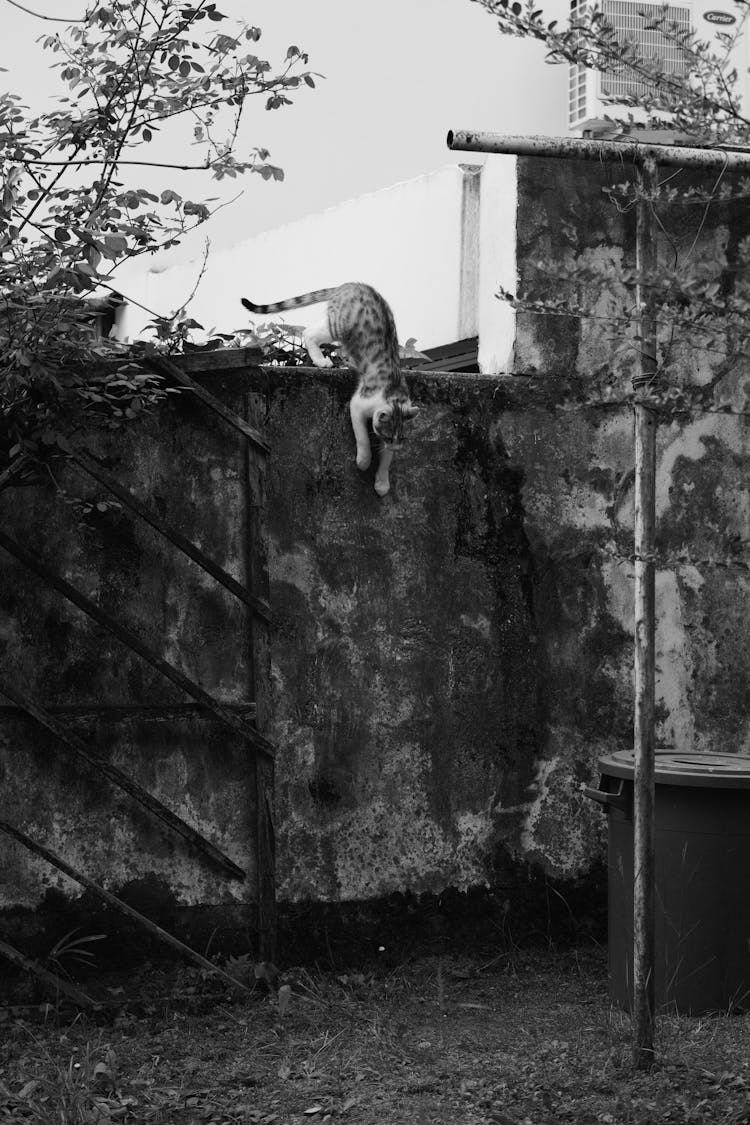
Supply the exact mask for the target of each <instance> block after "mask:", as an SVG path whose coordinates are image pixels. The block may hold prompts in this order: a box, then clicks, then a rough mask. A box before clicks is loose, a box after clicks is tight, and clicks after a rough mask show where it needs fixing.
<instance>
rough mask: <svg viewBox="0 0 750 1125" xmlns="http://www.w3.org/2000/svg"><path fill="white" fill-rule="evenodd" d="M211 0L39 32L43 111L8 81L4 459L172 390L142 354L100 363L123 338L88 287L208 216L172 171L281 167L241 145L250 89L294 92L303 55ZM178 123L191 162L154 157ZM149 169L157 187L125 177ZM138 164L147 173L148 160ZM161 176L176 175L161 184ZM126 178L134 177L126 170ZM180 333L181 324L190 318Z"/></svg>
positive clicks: (101, 12) (148, 5)
mask: <svg viewBox="0 0 750 1125" xmlns="http://www.w3.org/2000/svg"><path fill="white" fill-rule="evenodd" d="M225 18H226V17H225V16H224V15H223V13H222V12H220V11H219V10H218V9H217V6H216V4H213V3H207V2H206V0H199V2H195V3H192V4H191V3H175V2H174V0H113V2H112V3H101V4H99V3H94V4H91V5H90V6H89V10H88V12H87V14H86V16H85V17H84V18H83V19H82V20H80V21H78V22H77V23H75V24H73V25H71V26H70V27H68V28H66V29H65V30H64V31H63V32H61V33H59V34H55V35H45V36H43V37H42V38H41V40H40V43H41V47H42V49H43V50H44V51H47V52H50V53H51V55H52V56H54V57H55V62H54V66H55V67H56V68H57V69H58V70H59V77H60V79H61V82H62V84H63V89H64V91H65V92H64V93H63V94H62V95H61V96H60V97H59V98H58V99H57V101H56V104H55V105H54V106H53V107H52V108H50V109H48V110H46V111H45V112H43V113H41V114H35V113H33V112H32V111H31V110H29V109H28V108H27V107H25V106H24V105H22V104H21V102H20V99H19V97H18V96H17V95H15V94H13V93H4V94H0V122H1V124H0V168H2V172H1V173H0V406H1V408H2V412H3V417H4V420H5V426H4V433H3V435H2V439H3V440H2V442H0V445H2V446H3V450H2V451H3V452H4V454H5V456H6V457H8V456H10V457H12V456H14V455H15V454H17V453H18V452H19V451H20V450H24V451H26V452H31V453H32V454H34V455H37V456H41V455H42V454H43V453H44V451H45V449H49V448H51V447H56V448H57V449H58V450H60V451H62V452H65V450H66V446H67V444H68V443H69V442H70V441H71V440H75V432H76V430H77V429H79V428H81V427H82V426H86V428H89V427H90V426H91V424H92V423H101V424H103V425H105V426H110V427H111V426H119V425H122V424H124V423H126V422H128V421H131V420H133V419H135V418H137V417H138V416H139V415H140V414H141V413H142V412H143V411H145V410H149V409H151V408H153V407H154V405H155V404H157V403H158V402H159V401H161V399H162V398H163V397H164V394H165V389H164V387H163V385H162V383H161V381H160V380H159V379H158V378H156V377H155V376H154V375H153V374H150V373H149V372H148V371H147V370H145V369H143V368H142V367H140V366H139V365H138V364H137V363H134V362H132V361H131V360H129V359H123V362H121V363H117V362H115V363H112V362H110V363H108V364H107V363H104V360H106V359H107V358H108V357H109V358H112V357H113V358H115V359H116V358H117V356H118V355H121V354H122V349H119V348H118V346H117V345H116V344H115V343H114V342H112V341H110V340H108V339H102V338H100V333H99V331H98V329H97V324H96V316H95V314H94V311H93V310H92V307H91V305H90V304H88V305H87V301H86V298H90V297H91V295H92V294H93V293H94V292H95V291H96V292H97V294H99V293H101V292H102V291H104V292H107V291H109V290H112V291H114V290H113V289H112V286H111V284H110V281H109V279H110V278H111V275H112V272H113V270H114V269H115V268H116V267H117V266H118V265H119V264H120V263H121V262H123V261H125V260H126V259H129V258H132V257H135V256H138V255H142V254H147V253H153V252H154V251H156V250H159V249H163V248H166V247H170V246H174V245H176V244H178V242H179V239H180V236H182V235H184V234H185V233H186V232H188V231H190V230H192V229H193V228H194V227H196V226H198V225H200V224H201V223H204V222H206V221H207V220H208V219H209V218H210V216H211V214H212V210H211V206H210V204H211V201H210V200H208V201H201V200H198V201H196V200H192V199H189V198H185V197H184V195H183V194H182V192H180V191H178V190H176V184H177V183H178V181H179V173H180V172H181V171H184V170H189V169H193V170H201V171H203V172H205V173H207V174H208V175H209V176H210V177H212V178H214V179H217V180H221V179H224V178H232V179H233V178H235V177H237V176H239V175H244V174H248V173H254V174H256V175H259V176H261V177H262V178H263V179H267V180H280V179H282V178H283V172H282V170H281V169H280V168H278V167H277V166H275V165H273V164H271V163H270V162H269V159H268V158H269V153H268V151H267V150H266V149H264V148H260V147H258V148H253V149H252V150H250V151H249V152H245V153H242V154H240V153H238V151H237V149H238V132H239V127H240V122H241V118H242V113H243V109H244V107H245V104H246V101H247V99H248V98H250V97H260V98H261V99H263V100H264V101H265V104H266V107H267V108H269V109H275V108H278V107H280V106H285V105H289V104H291V97H290V96H289V95H290V93H292V92H293V91H294V90H296V89H297V88H299V87H300V86H302V85H307V86H311V85H314V80H313V78H312V75H311V74H310V73H309V72H308V71H306V70H305V67H306V64H307V62H308V58H307V55H306V54H304V52H303V51H301V50H300V49H299V48H298V47H290V48H289V50H288V51H287V55H286V58H285V59H284V60H283V62H282V64H281V66H280V67H278V68H277V69H276V68H273V67H272V65H271V63H270V62H268V61H267V60H265V59H263V58H261V57H259V56H258V55H257V54H256V53H255V45H256V44H257V42H258V40H259V39H260V30H259V29H258V28H257V27H253V26H249V25H247V26H243V27H242V28H241V29H240V30H238V31H236V32H233V33H232V34H228V33H226V32H225V31H224V21H225ZM180 123H182V124H183V126H184V125H188V126H189V130H190V136H189V140H186V142H185V143H186V145H187V146H188V151H191V152H195V153H196V154H197V155H196V157H195V158H194V159H189V160H188V159H186V160H185V161H184V162H182V163H180V164H168V163H165V162H164V161H163V160H161V159H160V149H161V148H162V145H161V138H162V136H165V135H166V134H167V131H168V130H170V129H174V128H175V127H176V128H179V127H180ZM137 169H148V176H149V186H148V187H144V186H141V185H140V184H138V182H137V181H135V182H132V177H133V176H134V175H135V172H136V170H137ZM141 174H145V173H141ZM157 174H163V175H164V177H165V178H168V181H169V182H168V183H166V184H164V185H163V186H161V187H156V188H154V187H153V183H152V182H151V181H152V180H153V178H154V177H155V176H156V175H157ZM126 177H127V180H126ZM183 331H186V328H185V326H184V325H183Z"/></svg>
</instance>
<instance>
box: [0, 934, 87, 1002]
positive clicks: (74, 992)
mask: <svg viewBox="0 0 750 1125" xmlns="http://www.w3.org/2000/svg"><path fill="white" fill-rule="evenodd" d="M0 954H2V956H3V957H5V959H6V960H7V961H10V962H11V963H12V964H13V965H18V966H19V968H21V969H25V971H26V972H27V973H33V974H34V976H35V977H39V979H40V980H41V981H44V983H45V984H46V985H47V986H48V987H49V988H51V989H53V990H54V991H55V992H62V993H64V995H65V996H67V997H68V998H69V999H70V1000H72V1001H73V1002H74V1003H76V1004H78V1006H79V1007H80V1008H96V1007H98V1005H97V1003H96V1001H95V1000H92V999H91V997H90V996H87V995H86V993H85V992H82V991H81V989H80V988H76V987H75V985H73V984H68V982H67V981H66V980H63V979H62V977H59V976H58V975H57V974H56V973H51V972H50V971H49V969H45V968H43V967H42V965H40V964H39V963H38V962H37V961H32V960H31V959H30V958H29V957H26V956H24V954H23V953H21V951H20V950H19V949H16V947H15V946H14V945H9V943H8V942H7V941H0Z"/></svg>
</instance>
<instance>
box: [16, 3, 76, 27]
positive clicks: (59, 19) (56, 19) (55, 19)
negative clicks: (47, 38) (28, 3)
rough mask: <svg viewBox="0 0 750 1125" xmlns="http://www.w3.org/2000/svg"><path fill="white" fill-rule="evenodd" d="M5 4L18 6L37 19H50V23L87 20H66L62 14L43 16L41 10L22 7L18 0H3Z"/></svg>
mask: <svg viewBox="0 0 750 1125" xmlns="http://www.w3.org/2000/svg"><path fill="white" fill-rule="evenodd" d="M5 2H6V4H12V5H13V7H14V8H19V9H20V10H21V11H22V12H26V14H27V15H29V16H35V17H36V18H37V19H38V20H50V21H51V22H52V23H87V22H88V20H87V19H86V18H85V17H84V19H82V20H81V19H75V20H66V19H63V18H62V16H43V15H42V13H41V12H32V10H31V8H24V6H23V4H19V3H18V0H5Z"/></svg>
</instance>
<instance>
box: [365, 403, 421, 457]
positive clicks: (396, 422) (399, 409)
mask: <svg viewBox="0 0 750 1125" xmlns="http://www.w3.org/2000/svg"><path fill="white" fill-rule="evenodd" d="M418 413H419V407H418V406H412V404H411V403H410V402H403V403H401V402H391V403H389V404H388V405H387V406H382V407H380V409H379V410H376V411H375V413H374V414H373V416H372V428H373V430H374V431H375V433H376V434H377V436H378V437H379V438H380V440H381V441H383V442H385V444H386V445H390V446H392V448H393V449H399V448H400V446H401V444H402V442H403V440H404V426H405V425H408V423H409V422H411V420H412V419H413V418H415V417H416V415H417V414H418Z"/></svg>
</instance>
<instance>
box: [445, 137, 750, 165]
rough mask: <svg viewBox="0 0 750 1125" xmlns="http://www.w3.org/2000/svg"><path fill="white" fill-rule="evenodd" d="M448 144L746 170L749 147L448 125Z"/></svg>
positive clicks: (472, 149)
mask: <svg viewBox="0 0 750 1125" xmlns="http://www.w3.org/2000/svg"><path fill="white" fill-rule="evenodd" d="M447 142H448V148H449V149H452V150H453V151H454V152H491V153H503V154H505V155H507V156H541V157H549V158H553V159H558V160H598V161H601V162H605V161H615V162H620V163H622V164H644V163H645V162H646V161H647V160H655V161H656V162H657V164H667V165H677V166H679V167H685V168H726V169H727V170H728V171H735V172H747V171H750V151H743V150H741V149H723V148H698V147H697V146H696V147H693V146H691V145H658V144H650V143H646V142H642V141H633V140H630V139H627V140H622V141H590V140H584V139H582V138H579V137H531V136H529V137H506V136H504V135H502V134H500V133H482V132H472V131H471V130H469V129H455V130H454V129H451V130H450V131H449V133H448V137H447Z"/></svg>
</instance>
